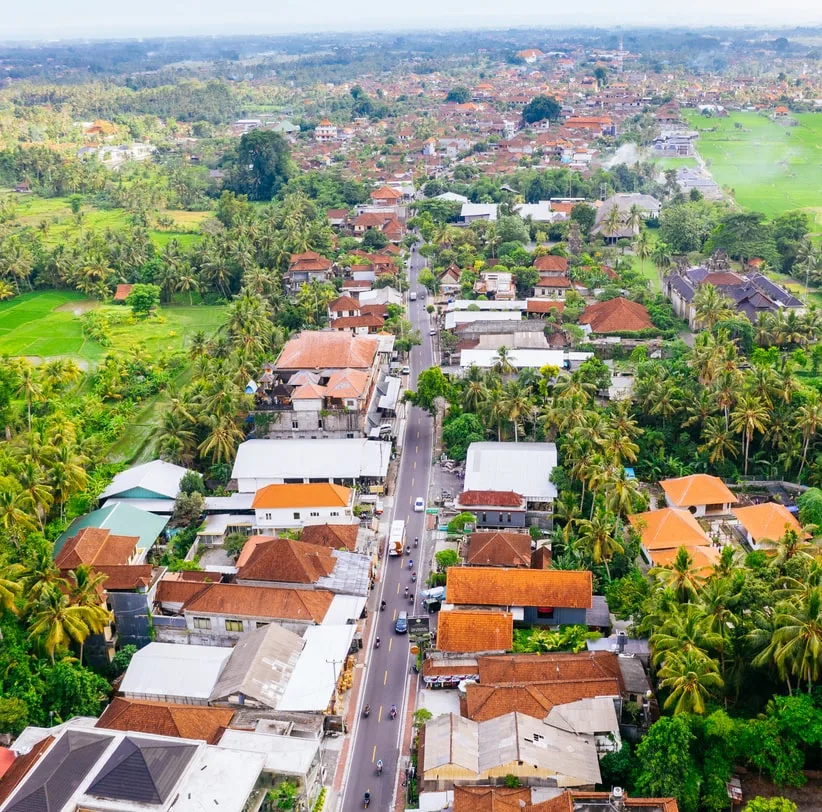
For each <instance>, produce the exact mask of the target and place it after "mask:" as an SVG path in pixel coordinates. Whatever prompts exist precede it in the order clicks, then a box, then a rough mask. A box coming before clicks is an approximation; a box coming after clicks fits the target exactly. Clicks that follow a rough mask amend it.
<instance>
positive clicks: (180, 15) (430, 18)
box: [0, 0, 822, 39]
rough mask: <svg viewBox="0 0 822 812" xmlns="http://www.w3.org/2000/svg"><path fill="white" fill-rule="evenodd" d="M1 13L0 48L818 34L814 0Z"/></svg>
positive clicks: (44, 1) (64, 4)
mask: <svg viewBox="0 0 822 812" xmlns="http://www.w3.org/2000/svg"><path fill="white" fill-rule="evenodd" d="M0 6H2V7H3V9H2V14H0V39H20V38H37V39H41V38H69V37H101V36H102V37H104V36H118V37H123V36H132V37H139V36H146V35H152V34H190V35H193V34H202V33H213V34H242V33H270V34H276V33H291V32H295V31H316V30H342V31H351V30H360V31H362V30H374V29H397V28H406V29H426V28H429V29H430V28H485V27H491V26H495V27H496V26H506V25H511V26H527V25H541V26H546V25H558V26H565V25H594V26H598V27H601V26H615V25H619V24H623V25H643V24H644V25H667V24H672V25H681V26H702V25H711V24H734V25H746V24H747V25H768V26H779V25H783V26H785V25H793V24H796V23H810V24H822V4H821V3H820V2H819V0H688V2H687V3H684V4H683V3H678V2H675V0H674V2H670V0H669V2H667V3H666V2H661V1H660V0H586V2H579V3H567V2H561V3H560V2H556V0H555V2H550V0H508V2H503V1H502V0H407V1H406V2H403V1H402V0H242V2H234V3H232V2H227V1H226V0H136V2H125V3H123V2H112V0H21V1H19V2H14V1H13V0H5V2H3V3H2V4H0ZM583 9H584V11H583Z"/></svg>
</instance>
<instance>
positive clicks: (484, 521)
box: [482, 513, 488, 524]
mask: <svg viewBox="0 0 822 812" xmlns="http://www.w3.org/2000/svg"><path fill="white" fill-rule="evenodd" d="M487 521H488V514H487V513H483V514H482V523H483V524H485V523H486V522H487Z"/></svg>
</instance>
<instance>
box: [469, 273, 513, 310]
mask: <svg viewBox="0 0 822 812" xmlns="http://www.w3.org/2000/svg"><path fill="white" fill-rule="evenodd" d="M474 293H476V294H478V295H483V296H487V297H488V298H489V299H493V300H498V301H509V302H510V301H513V300H514V299H515V298H516V293H517V288H516V285H515V284H514V277H513V275H512V274H510V273H508V272H507V271H483V272H482V273H481V274H480V278H479V279H478V280H477V281H476V282H475V283H474Z"/></svg>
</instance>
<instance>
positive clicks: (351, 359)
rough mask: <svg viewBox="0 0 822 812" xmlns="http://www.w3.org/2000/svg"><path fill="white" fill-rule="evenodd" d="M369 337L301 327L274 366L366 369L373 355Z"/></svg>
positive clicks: (373, 342)
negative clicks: (302, 329) (302, 328)
mask: <svg viewBox="0 0 822 812" xmlns="http://www.w3.org/2000/svg"><path fill="white" fill-rule="evenodd" d="M377 346H378V341H377V339H376V338H374V337H373V336H358V335H352V334H351V333H347V332H339V331H336V330H332V331H317V330H304V331H303V332H301V333H299V334H298V335H297V336H296V337H294V338H292V339H290V340H289V341H287V342H286V345H285V346H284V347H283V350H282V352H281V353H280V357H279V358H278V359H277V363H276V365H275V366H276V368H277V369H284V370H287V369H344V368H345V367H351V368H353V369H368V368H369V367H370V366H371V365H372V363H373V362H374V356H375V355H376V354H377Z"/></svg>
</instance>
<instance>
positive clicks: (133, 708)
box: [95, 697, 234, 744]
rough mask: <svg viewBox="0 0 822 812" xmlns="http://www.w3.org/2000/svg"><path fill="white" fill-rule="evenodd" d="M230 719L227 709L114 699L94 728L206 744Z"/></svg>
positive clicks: (214, 740)
mask: <svg viewBox="0 0 822 812" xmlns="http://www.w3.org/2000/svg"><path fill="white" fill-rule="evenodd" d="M233 718H234V711H233V710H230V709H228V708H208V707H198V706H194V705H166V704H163V703H161V702H144V701H138V700H131V699H123V698H121V697H115V698H114V699H112V700H111V703H110V704H109V706H108V707H107V708H106V709H105V711H103V714H102V716H101V717H100V718H99V719H98V720H97V724H96V725H95V727H101V728H105V729H106V730H133V731H136V732H138V733H151V734H154V735H156V736H174V737H175V738H179V739H199V740H202V741H205V742H206V743H208V744H216V743H217V742H218V741H219V739H220V736H221V735H222V733H223V730H224V729H225V728H226V727H228V726H229V725H230V724H231V720H232V719H233Z"/></svg>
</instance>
